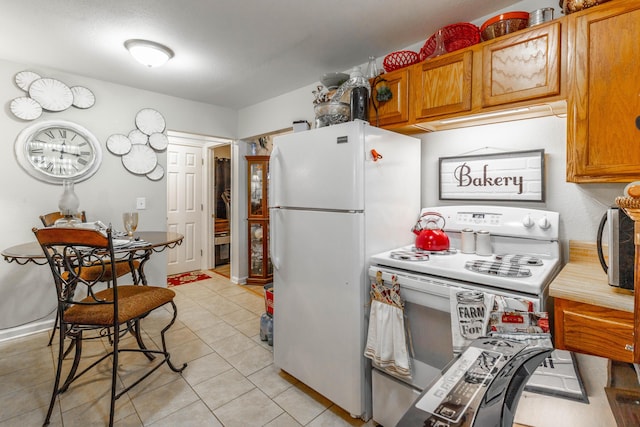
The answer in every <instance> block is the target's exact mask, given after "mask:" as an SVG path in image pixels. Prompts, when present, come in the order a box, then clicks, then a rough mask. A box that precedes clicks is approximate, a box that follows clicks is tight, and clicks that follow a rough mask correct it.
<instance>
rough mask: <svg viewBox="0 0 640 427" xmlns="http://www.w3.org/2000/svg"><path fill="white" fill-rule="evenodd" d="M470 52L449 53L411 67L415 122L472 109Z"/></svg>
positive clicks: (471, 58)
mask: <svg viewBox="0 0 640 427" xmlns="http://www.w3.org/2000/svg"><path fill="white" fill-rule="evenodd" d="M472 63H473V52H472V51H471V50H467V51H465V52H460V53H457V54H456V53H453V54H448V55H446V56H445V57H443V58H436V59H431V60H428V61H425V62H422V63H420V64H416V65H414V66H413V67H412V71H413V74H414V76H412V79H411V84H412V88H411V96H412V98H413V100H414V105H413V108H414V109H415V114H416V118H417V119H422V118H426V117H434V116H439V115H443V114H453V113H460V112H465V111H469V110H471V79H472V70H471V66H472Z"/></svg>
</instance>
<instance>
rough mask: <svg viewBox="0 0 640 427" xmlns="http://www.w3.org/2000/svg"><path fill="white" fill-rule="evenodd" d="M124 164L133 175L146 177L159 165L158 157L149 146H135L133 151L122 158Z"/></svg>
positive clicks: (132, 147) (132, 148)
mask: <svg viewBox="0 0 640 427" xmlns="http://www.w3.org/2000/svg"><path fill="white" fill-rule="evenodd" d="M122 164H123V165H124V167H125V168H126V169H127V170H128V171H129V172H131V173H133V174H136V175H146V174H148V173H149V172H151V171H152V170H153V169H154V168H155V167H156V165H157V164H158V157H157V156H156V152H155V151H153V149H152V148H151V147H149V146H148V145H146V144H145V145H140V144H133V145H132V146H131V150H130V151H129V152H128V153H127V154H125V155H124V156H122Z"/></svg>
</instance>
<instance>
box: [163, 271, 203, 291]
mask: <svg viewBox="0 0 640 427" xmlns="http://www.w3.org/2000/svg"><path fill="white" fill-rule="evenodd" d="M206 279H211V276H209V275H208V274H207V273H204V272H202V271H200V270H196V271H189V272H186V273H180V274H174V275H171V276H167V285H168V286H169V287H171V286H179V285H184V284H186V283H191V282H197V281H198V280H206Z"/></svg>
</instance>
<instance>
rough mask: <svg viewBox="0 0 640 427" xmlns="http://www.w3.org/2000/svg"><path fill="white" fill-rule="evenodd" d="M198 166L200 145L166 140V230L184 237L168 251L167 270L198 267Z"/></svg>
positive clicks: (200, 265)
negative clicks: (178, 244)
mask: <svg viewBox="0 0 640 427" xmlns="http://www.w3.org/2000/svg"><path fill="white" fill-rule="evenodd" d="M170 141H171V139H170ZM202 169H203V164H202V147H198V146H192V145H181V144H175V143H173V142H171V143H170V144H169V147H168V148H167V174H166V175H167V230H168V231H173V232H176V233H180V234H182V235H184V241H183V242H182V245H180V246H176V247H175V248H174V249H172V250H171V251H170V252H169V254H168V256H167V259H168V264H167V274H177V273H182V272H185V271H193V270H199V269H200V268H202V238H201V237H202V235H203V233H204V232H206V230H204V229H203V224H202Z"/></svg>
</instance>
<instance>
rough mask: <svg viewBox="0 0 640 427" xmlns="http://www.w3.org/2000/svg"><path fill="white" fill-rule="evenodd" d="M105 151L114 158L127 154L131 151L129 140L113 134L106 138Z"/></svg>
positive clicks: (124, 136)
mask: <svg viewBox="0 0 640 427" xmlns="http://www.w3.org/2000/svg"><path fill="white" fill-rule="evenodd" d="M107 150H109V151H110V152H111V153H112V154H115V155H116V156H122V155H123V154H127V153H128V152H129V150H131V140H130V139H129V137H127V136H126V135H122V134H119V133H116V134H113V135H111V136H110V137H109V138H107Z"/></svg>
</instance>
